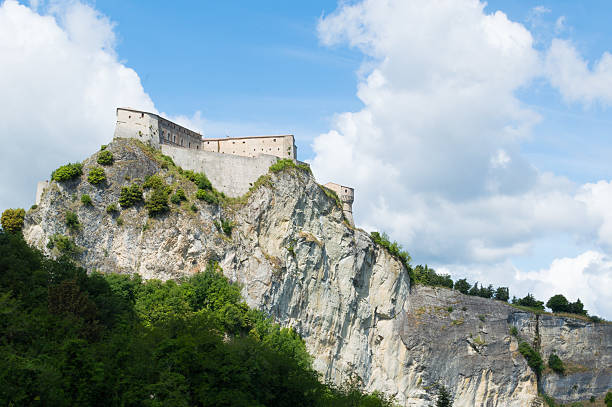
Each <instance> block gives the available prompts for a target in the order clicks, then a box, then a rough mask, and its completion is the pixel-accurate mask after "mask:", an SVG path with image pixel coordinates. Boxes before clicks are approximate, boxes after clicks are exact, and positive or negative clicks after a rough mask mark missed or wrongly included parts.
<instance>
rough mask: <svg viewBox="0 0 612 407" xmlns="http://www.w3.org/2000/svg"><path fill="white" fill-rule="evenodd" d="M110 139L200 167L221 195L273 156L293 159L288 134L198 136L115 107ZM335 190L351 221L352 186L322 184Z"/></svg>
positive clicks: (246, 182)
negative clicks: (136, 142)
mask: <svg viewBox="0 0 612 407" xmlns="http://www.w3.org/2000/svg"><path fill="white" fill-rule="evenodd" d="M115 137H116V138H134V139H137V140H140V141H142V142H144V143H147V144H150V145H152V146H153V147H155V148H157V149H159V150H161V151H162V153H164V154H166V155H168V156H170V157H172V159H173V160H174V162H175V163H176V164H177V165H179V166H181V167H182V168H184V169H187V170H193V171H197V172H204V173H205V174H206V176H207V177H208V179H209V180H210V182H211V183H212V184H213V185H214V186H215V188H216V189H217V190H219V191H221V192H223V193H224V194H226V195H227V196H231V197H236V196H241V195H243V194H244V193H246V192H247V191H248V190H249V188H250V187H251V186H252V185H253V183H254V182H255V181H256V180H257V178H259V177H260V176H261V175H264V174H266V173H267V172H268V168H269V167H270V165H272V164H274V163H275V162H276V161H277V160H278V159H291V160H295V161H297V147H296V145H295V139H294V137H293V135H290V134H288V135H277V136H260V137H227V138H202V135H201V134H199V133H197V132H194V131H192V130H189V129H187V128H185V127H183V126H180V125H178V124H176V123H174V122H172V121H170V120H168V119H165V118H163V117H161V116H159V115H157V114H155V113H149V112H143V111H140V110H135V109H130V108H117V124H116V127H115ZM325 186H326V187H327V188H329V189H331V190H333V191H334V192H336V194H338V197H339V198H340V200H341V201H342V209H343V211H344V214H345V216H346V218H347V219H348V220H349V222H350V223H351V224H353V209H352V208H353V200H354V190H353V188H350V187H346V186H342V185H339V184H335V183H331V182H330V183H328V184H326V185H325Z"/></svg>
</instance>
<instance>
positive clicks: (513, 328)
mask: <svg viewBox="0 0 612 407" xmlns="http://www.w3.org/2000/svg"><path fill="white" fill-rule="evenodd" d="M510 335H512V336H518V329H516V327H515V326H511V327H510Z"/></svg>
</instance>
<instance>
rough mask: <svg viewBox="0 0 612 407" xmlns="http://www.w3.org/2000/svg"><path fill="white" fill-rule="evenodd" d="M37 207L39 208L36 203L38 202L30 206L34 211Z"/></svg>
mask: <svg viewBox="0 0 612 407" xmlns="http://www.w3.org/2000/svg"><path fill="white" fill-rule="evenodd" d="M36 208H38V205H36V204H34V205H32V206H30V210H32V211H33V210H34V209H36Z"/></svg>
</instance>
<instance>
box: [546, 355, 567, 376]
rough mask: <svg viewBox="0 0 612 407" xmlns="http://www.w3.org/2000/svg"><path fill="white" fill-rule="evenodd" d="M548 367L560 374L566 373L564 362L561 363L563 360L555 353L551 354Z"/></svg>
mask: <svg viewBox="0 0 612 407" xmlns="http://www.w3.org/2000/svg"><path fill="white" fill-rule="evenodd" d="M548 367H550V368H551V369H552V370H554V371H555V372H557V373H559V374H564V373H565V366H564V365H563V361H561V358H560V357H559V356H557V355H556V354H554V353H551V354H550V356H548Z"/></svg>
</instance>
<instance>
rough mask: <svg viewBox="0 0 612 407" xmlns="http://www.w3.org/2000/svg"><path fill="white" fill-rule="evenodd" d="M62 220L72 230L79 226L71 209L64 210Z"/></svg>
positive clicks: (76, 217)
mask: <svg viewBox="0 0 612 407" xmlns="http://www.w3.org/2000/svg"><path fill="white" fill-rule="evenodd" d="M64 220H65V222H66V226H68V229H70V230H72V231H75V230H79V228H80V227H81V224H80V223H79V218H78V216H77V214H76V213H74V212H72V211H68V212H66V214H65V215H64Z"/></svg>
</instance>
